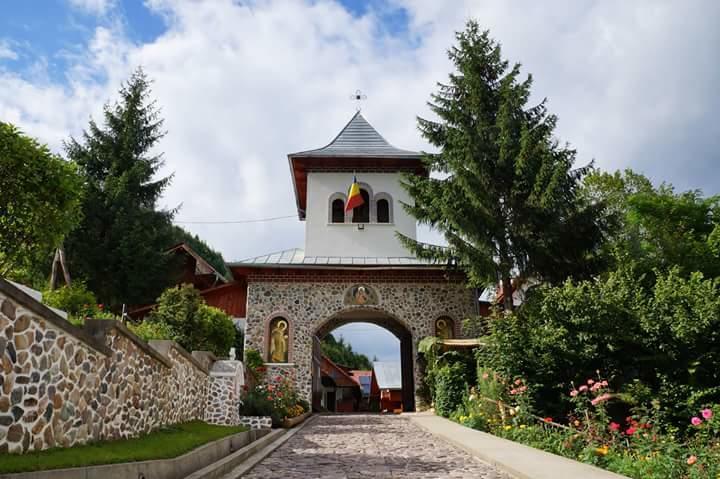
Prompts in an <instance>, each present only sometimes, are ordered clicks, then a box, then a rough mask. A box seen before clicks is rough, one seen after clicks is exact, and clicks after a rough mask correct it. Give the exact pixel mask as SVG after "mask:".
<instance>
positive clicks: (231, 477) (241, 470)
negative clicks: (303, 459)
mask: <svg viewBox="0 0 720 479" xmlns="http://www.w3.org/2000/svg"><path fill="white" fill-rule="evenodd" d="M317 417H318V416H317V415H316V414H313V415H312V416H311V417H310V418H309V419H306V420H305V421H304V422H303V423H302V424H300V425H299V426H297V427H295V428H293V429H281V430H280V431H281V432H284V434H282V435H280V436H279V437H277V436H276V437H277V439H276V440H275V441H273V442H272V443H271V444H270V445H268V446H267V447H264V448H263V449H261V450H259V451H258V452H256V453H255V454H253V455H252V456H250V457H249V458H248V459H247V460H245V461H244V462H243V463H242V464H240V465H239V466H238V467H236V468H235V469H233V470H232V471H230V472H229V473H228V474H226V475H225V476H222V478H220V479H239V478H241V477H243V476H244V475H245V474H247V473H248V472H250V470H251V469H252V468H253V467H255V466H256V465H258V463H260V461H262V460H263V459H265V458H266V457H267V456H269V455H270V454H272V452H273V451H275V450H276V449H277V448H279V447H280V446H282V445H283V444H285V442H287V440H288V439H290V438H291V437H293V436H294V435H295V434H297V433H298V432H299V431H301V430H302V429H303V428H304V427H305V426H307V425H308V424H310V423H311V422H313V421H315V420H316V419H317ZM273 432H274V431H273ZM198 477H204V476H198ZM187 479H190V478H187ZM193 479H194V478H193Z"/></svg>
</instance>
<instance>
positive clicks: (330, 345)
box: [312, 308, 415, 412]
mask: <svg viewBox="0 0 720 479" xmlns="http://www.w3.org/2000/svg"><path fill="white" fill-rule="evenodd" d="M340 338H342V340H341V339H340ZM313 341H314V343H313V369H312V376H313V378H312V385H313V409H314V410H316V411H323V412H326V411H330V412H355V411H363V412H364V411H377V412H393V411H396V410H402V411H414V410H415V385H414V382H415V381H414V367H415V364H414V361H413V345H412V335H411V333H410V331H409V330H408V329H407V328H406V327H405V326H404V325H403V324H402V323H401V322H400V321H399V320H398V319H396V318H394V317H392V316H390V315H388V314H386V313H384V312H381V311H377V310H373V309H368V308H361V309H353V310H351V311H346V312H343V313H340V314H338V315H335V316H333V317H331V318H330V319H328V320H327V321H326V322H324V323H323V324H322V325H321V326H320V327H319V328H318V329H317V330H316V331H315V335H314V339H313ZM348 346H349V347H348ZM378 346H380V347H378ZM350 348H352V352H353V353H360V354H365V355H366V356H367V357H368V359H369V361H368V362H369V364H367V363H365V364H363V361H362V360H360V359H358V358H357V357H355V358H353V357H352V356H351V355H349V354H348V350H350ZM333 349H337V350H339V351H333ZM333 359H335V360H333ZM342 362H346V363H353V364H342ZM363 365H364V366H365V367H366V366H368V365H369V366H370V368H369V369H366V368H365V367H363V369H356V367H357V366H363Z"/></svg>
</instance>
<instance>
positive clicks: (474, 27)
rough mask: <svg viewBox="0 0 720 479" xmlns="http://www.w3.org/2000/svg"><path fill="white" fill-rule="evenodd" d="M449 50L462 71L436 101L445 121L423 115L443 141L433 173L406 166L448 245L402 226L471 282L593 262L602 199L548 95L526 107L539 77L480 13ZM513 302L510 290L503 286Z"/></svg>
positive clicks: (411, 185)
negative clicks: (507, 50) (588, 191)
mask: <svg viewBox="0 0 720 479" xmlns="http://www.w3.org/2000/svg"><path fill="white" fill-rule="evenodd" d="M456 39H457V45H456V46H453V47H452V48H451V49H450V50H449V51H448V56H449V58H450V60H451V61H452V62H453V64H454V65H455V68H456V71H455V72H453V73H451V74H450V77H449V82H448V83H447V84H443V83H438V92H437V93H435V94H433V95H432V101H431V102H430V103H429V106H430V108H431V110H432V111H433V112H434V113H435V114H436V115H437V116H438V117H439V121H433V120H428V119H423V118H418V123H419V129H420V131H421V132H422V135H423V136H424V137H425V138H426V139H427V140H428V141H429V142H430V143H431V144H432V145H434V146H436V147H438V148H439V149H440V152H439V153H438V154H435V155H426V157H425V159H424V161H425V163H426V167H427V169H428V170H429V171H432V172H435V173H436V175H433V176H430V177H422V176H414V175H407V176H406V177H405V179H404V185H405V187H406V188H407V189H408V191H409V193H410V195H411V196H412V198H413V199H414V205H404V206H405V208H406V210H407V211H408V212H410V213H411V214H412V215H413V216H415V217H416V218H417V219H418V221H419V222H420V223H423V224H428V225H431V226H433V227H435V228H436V229H438V230H439V231H440V232H442V233H443V234H444V236H445V238H446V240H447V242H448V248H433V247H429V246H427V245H424V244H421V243H418V242H416V241H414V240H412V239H411V238H408V237H404V236H402V235H400V238H401V240H402V241H403V243H404V244H405V245H406V246H407V247H409V248H410V249H411V250H412V251H413V252H414V253H415V254H416V255H417V256H419V257H421V258H428V259H436V260H443V261H450V260H457V261H458V262H459V264H460V265H461V267H463V268H464V269H465V270H466V272H467V273H468V277H469V280H470V282H471V283H472V284H474V285H477V286H481V285H485V284H487V282H488V281H497V280H499V281H501V284H502V286H503V289H504V290H505V291H509V290H510V289H511V287H510V285H511V278H512V277H513V276H515V275H518V276H520V277H521V278H522V277H529V276H533V277H535V278H538V279H541V280H545V281H556V280H562V279H564V278H566V277H567V276H569V275H575V276H584V275H587V274H590V273H591V272H592V271H593V266H594V262H595V254H594V253H595V251H596V249H597V247H598V245H599V243H600V242H601V240H602V228H601V227H600V225H599V223H598V221H597V218H598V215H597V212H598V211H597V210H598V209H599V208H602V205H601V204H590V203H588V202H583V200H582V198H581V195H579V194H578V187H579V182H580V180H581V179H582V177H583V176H584V175H585V174H586V173H587V172H588V170H589V169H590V167H585V168H579V169H573V162H574V160H575V151H574V150H572V149H569V148H568V147H567V146H561V145H559V143H558V141H557V140H556V139H555V138H554V137H553V131H554V129H555V124H556V121H557V119H556V117H555V116H554V115H550V114H548V112H547V108H546V106H545V101H544V100H543V101H542V102H541V103H540V104H538V105H534V106H528V101H529V97H530V87H531V85H532V78H531V77H530V76H528V77H527V78H526V79H524V80H521V79H519V77H520V65H519V64H515V65H513V66H512V67H511V68H510V67H509V64H508V62H507V61H505V60H504V59H503V58H502V56H501V51H500V45H499V44H498V43H496V42H495V41H493V40H492V39H491V38H490V36H489V34H488V32H487V31H481V30H480V27H479V26H478V24H477V22H474V21H470V22H468V24H467V25H466V29H465V31H463V32H458V33H457V34H456ZM505 308H506V309H508V310H511V309H512V298H511V296H510V295H509V294H506V295H505Z"/></svg>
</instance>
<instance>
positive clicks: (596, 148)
mask: <svg viewBox="0 0 720 479" xmlns="http://www.w3.org/2000/svg"><path fill="white" fill-rule="evenodd" d="M468 18H475V19H477V20H478V21H479V22H480V23H481V25H482V26H483V27H485V28H488V29H489V30H490V32H491V35H492V36H493V37H494V38H496V39H497V40H498V41H499V42H501V44H502V46H503V53H504V55H505V56H506V57H507V58H508V59H509V60H511V61H512V62H515V61H517V62H521V63H522V65H523V72H525V73H533V78H534V84H533V92H534V93H533V101H539V100H541V99H542V98H545V97H547V98H548V106H549V108H550V111H551V112H553V113H555V114H557V115H558V116H559V123H558V128H557V134H558V137H559V140H560V141H563V142H565V141H567V142H569V143H570V144H571V145H572V146H573V147H575V148H576V149H577V151H578V162H579V163H581V164H585V163H587V162H589V161H591V160H594V161H595V164H596V166H598V167H600V168H602V169H606V170H615V169H622V168H633V169H635V170H637V171H640V172H643V173H645V174H647V175H649V176H650V177H651V178H652V179H653V180H654V181H656V182H661V181H669V182H671V183H673V184H675V185H676V186H677V187H678V188H679V189H691V188H692V189H694V188H701V189H702V190H703V191H704V192H705V193H706V194H718V193H719V192H720V177H719V176H718V174H717V165H718V164H720V153H719V152H720V122H718V121H717V118H716V116H717V113H716V112H717V111H720V95H718V94H717V85H718V84H720V64H719V63H718V62H717V60H716V59H717V51H716V50H717V46H718V45H720V29H718V28H717V25H718V24H720V2H717V1H715V0H687V1H679V0H677V1H673V0H637V1H634V2H625V1H623V0H605V1H594V0H548V1H544V2H537V1H534V0H516V1H512V2H508V1H506V0H482V1H478V0H457V1H455V2H453V3H452V8H449V7H448V4H447V2H438V1H437V0H371V1H361V0H353V1H350V0H345V1H343V2H337V1H333V0H315V1H301V0H295V1H292V0H252V1H237V0H236V1H233V0H211V1H184V0H145V1H120V0H43V1H41V2H32V1H21V0H11V1H7V2H4V3H3V15H2V16H0V120H2V121H8V122H11V123H15V124H17V125H18V126H20V127H21V128H22V129H23V130H24V131H25V132H27V133H28V134H31V135H33V136H35V137H37V138H39V139H40V140H41V141H42V142H45V143H47V144H48V145H49V147H50V148H51V149H52V150H54V151H56V152H58V153H62V151H63V150H62V142H63V141H64V140H66V139H67V138H68V137H69V136H71V135H72V136H77V135H79V134H81V132H82V130H83V128H85V127H86V126H87V123H88V120H89V119H90V118H91V117H92V118H98V116H99V114H100V113H101V111H102V106H103V104H104V103H106V102H108V101H112V100H113V99H114V98H115V97H116V92H117V89H118V88H119V86H120V84H121V82H122V81H124V80H125V79H126V78H127V77H128V76H129V74H130V73H131V72H132V71H133V70H134V69H135V68H137V67H138V66H142V67H143V68H144V69H145V71H146V72H147V73H148V75H149V76H150V77H151V78H152V79H153V81H154V83H153V98H154V99H155V100H157V104H158V106H160V107H161V108H162V115H163V117H164V119H165V127H166V129H167V132H168V134H167V136H166V137H165V138H164V139H163V141H162V142H161V144H160V145H159V150H160V151H162V152H163V153H164V158H165V160H166V166H165V169H164V170H163V171H162V173H163V174H170V173H174V175H175V176H174V178H173V182H172V184H171V186H170V187H169V188H168V189H167V191H166V192H165V195H164V198H163V206H166V207H178V206H180V205H181V208H180V211H179V213H178V216H177V219H178V220H181V221H182V220H185V221H192V220H213V219H219V220H238V219H254V218H266V217H274V216H285V215H292V214H293V213H294V212H295V209H294V198H293V191H292V184H291V181H290V175H289V173H288V171H287V158H286V154H287V153H288V152H291V151H301V150H307V149H311V148H316V147H319V146H322V145H325V144H327V143H328V141H329V140H331V139H332V138H333V137H334V136H335V135H336V134H337V132H338V131H339V129H340V128H342V126H343V125H344V124H345V123H346V122H347V121H348V119H349V118H350V116H352V114H353V113H354V110H355V105H354V104H353V103H352V102H351V101H350V100H349V99H348V97H349V95H350V94H351V93H352V92H354V91H355V90H356V89H361V90H363V91H364V92H365V94H366V95H367V101H365V102H364V105H363V114H364V116H365V117H366V118H367V119H368V120H369V121H370V123H371V124H373V126H375V127H376V128H377V129H378V131H379V132H380V133H381V134H383V136H385V137H386V138H387V139H388V140H389V141H390V142H391V143H393V144H395V145H396V146H398V147H400V148H406V149H427V148H428V145H427V144H426V143H425V142H424V140H423V139H422V138H421V137H420V136H419V134H418V131H417V128H416V116H418V115H420V116H429V115H430V112H429V111H428V108H427V105H426V102H427V101H428V100H429V98H430V94H431V93H432V92H433V91H434V90H435V88H436V82H438V81H443V80H445V79H446V78H447V75H448V74H449V73H450V72H451V65H450V64H449V62H448V60H447V56H446V50H447V49H448V48H449V47H450V46H451V45H452V43H453V41H454V36H453V34H454V32H455V31H457V30H459V29H462V28H463V25H464V23H465V22H466V20H467V19H468ZM303 226H304V225H303V223H301V222H299V221H297V220H295V219H287V220H281V221H277V222H271V223H253V224H242V225H187V227H188V228H189V229H191V230H192V231H193V232H195V233H197V234H199V235H200V236H201V237H203V238H204V239H206V240H207V241H208V242H209V243H210V244H211V245H213V246H214V247H215V248H217V249H219V250H220V251H221V252H222V253H223V254H224V256H225V258H226V259H227V260H236V259H241V258H246V257H250V256H257V255H261V254H266V253H268V252H271V251H277V250H282V249H289V248H294V247H302V246H303V241H304V234H303ZM419 237H420V239H423V240H428V241H437V240H438V237H437V235H435V234H433V232H431V231H427V230H424V229H420V230H419ZM358 328H360V326H358ZM343 334H344V335H345V336H346V338H348V339H352V338H351V335H352V334H355V335H356V336H358V337H359V338H360V339H357V341H361V340H367V339H368V338H370V339H372V338H381V336H378V335H377V334H373V333H372V332H371V331H368V330H362V331H360V330H358V331H357V332H355V333H353V332H352V331H349V330H348V331H347V332H345V331H344V332H343ZM355 342H356V340H354V339H353V344H355ZM368 342H369V343H370V345H375V346H373V347H375V349H374V350H370V349H368V350H367V351H364V352H367V353H368V354H370V355H372V354H376V353H377V354H378V356H380V357H385V356H386V355H391V354H393V353H392V351H394V350H395V349H393V348H396V346H393V344H391V343H390V342H387V341H386V342H383V341H380V340H378V341H368ZM358 344H360V343H359V342H358ZM365 347H366V346H362V347H358V349H363V348H365ZM367 347H370V346H367Z"/></svg>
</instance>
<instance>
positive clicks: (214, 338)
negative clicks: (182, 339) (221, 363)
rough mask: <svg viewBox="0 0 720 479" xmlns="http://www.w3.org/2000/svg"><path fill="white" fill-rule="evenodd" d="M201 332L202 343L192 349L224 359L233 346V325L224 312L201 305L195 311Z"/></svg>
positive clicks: (234, 330) (235, 331) (235, 332)
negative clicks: (208, 352) (211, 353)
mask: <svg viewBox="0 0 720 479" xmlns="http://www.w3.org/2000/svg"><path fill="white" fill-rule="evenodd" d="M197 314H198V316H199V317H200V324H201V325H202V330H203V333H204V334H203V341H201V342H200V343H199V344H197V345H195V346H194V349H198V350H206V351H212V352H213V353H214V354H215V355H216V356H219V357H226V356H227V355H228V352H229V351H230V348H232V347H233V346H234V344H235V334H237V330H236V329H235V324H234V323H233V321H232V319H231V318H230V316H228V315H227V314H226V313H225V312H224V311H222V310H220V309H218V308H214V307H212V306H207V305H205V304H201V305H200V307H199V308H198V311H197Z"/></svg>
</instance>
